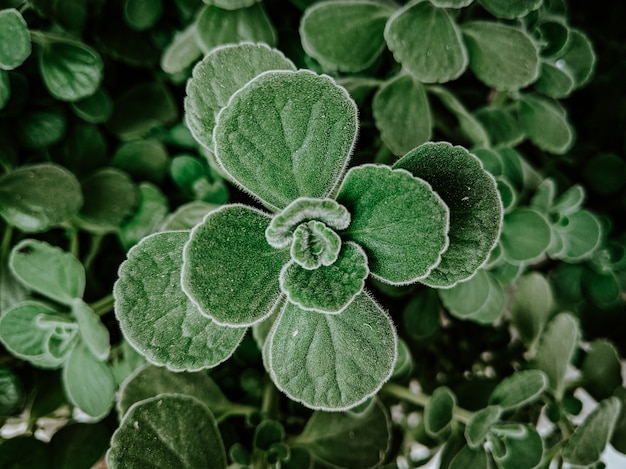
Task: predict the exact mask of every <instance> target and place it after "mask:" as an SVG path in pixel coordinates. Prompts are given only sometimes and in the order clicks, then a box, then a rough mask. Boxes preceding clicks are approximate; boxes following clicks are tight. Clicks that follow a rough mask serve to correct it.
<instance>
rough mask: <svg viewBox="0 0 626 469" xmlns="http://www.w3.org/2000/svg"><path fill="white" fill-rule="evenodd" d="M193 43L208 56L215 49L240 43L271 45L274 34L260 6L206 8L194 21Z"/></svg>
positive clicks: (273, 43) (275, 36) (274, 38)
mask: <svg viewBox="0 0 626 469" xmlns="http://www.w3.org/2000/svg"><path fill="white" fill-rule="evenodd" d="M196 40H197V41H198V45H199V46H200V48H201V49H202V50H203V52H204V53H205V54H208V53H209V52H210V51H211V50H212V49H213V48H214V47H217V46H220V45H223V44H233V43H239V42H243V41H252V42H264V43H266V44H268V45H270V46H274V45H275V44H276V40H277V35H276V30H275V29H274V26H273V25H272V22H271V21H270V18H269V17H268V16H267V13H266V12H265V9H264V8H263V6H262V5H261V4H260V3H255V4H254V5H252V6H250V7H248V8H238V9H236V10H224V9H222V8H218V7H215V6H211V5H207V6H205V7H204V8H203V9H202V10H201V11H200V13H199V14H198V18H197V20H196Z"/></svg>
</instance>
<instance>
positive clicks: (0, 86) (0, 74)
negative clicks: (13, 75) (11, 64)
mask: <svg viewBox="0 0 626 469" xmlns="http://www.w3.org/2000/svg"><path fill="white" fill-rule="evenodd" d="M9 99H11V80H10V79H9V74H8V72H6V71H5V70H2V69H0V110H2V108H3V107H4V106H6V105H7V103H8V102H9Z"/></svg>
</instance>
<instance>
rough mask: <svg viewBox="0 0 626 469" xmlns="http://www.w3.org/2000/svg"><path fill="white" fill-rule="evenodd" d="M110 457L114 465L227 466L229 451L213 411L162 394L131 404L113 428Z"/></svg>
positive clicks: (183, 398) (113, 468)
mask: <svg viewBox="0 0 626 469" xmlns="http://www.w3.org/2000/svg"><path fill="white" fill-rule="evenodd" d="M106 463H107V465H108V467H110V468H111V469H121V468H128V467H138V466H143V467H146V466H147V467H152V468H162V469H166V468H172V467H176V468H180V469H197V468H200V467H211V468H215V469H226V451H225V450H224V443H223V442H222V437H221V435H220V433H219V430H218V428H217V422H216V421H215V417H213V414H211V412H210V411H209V409H207V407H206V406H205V405H204V404H202V403H200V402H199V401H198V400H196V399H195V398H193V397H189V396H182V395H177V394H162V395H160V396H156V397H153V398H150V399H146V400H143V401H140V402H138V403H136V404H135V405H133V406H132V407H131V408H130V410H129V411H128V413H127V414H126V415H125V416H124V418H123V419H122V422H121V423H120V426H119V428H118V429H117V430H116V431H115V433H114V434H113V438H112V439H111V448H110V449H109V451H108V452H107V455H106Z"/></svg>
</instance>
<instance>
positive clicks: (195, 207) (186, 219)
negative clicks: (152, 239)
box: [159, 200, 219, 231]
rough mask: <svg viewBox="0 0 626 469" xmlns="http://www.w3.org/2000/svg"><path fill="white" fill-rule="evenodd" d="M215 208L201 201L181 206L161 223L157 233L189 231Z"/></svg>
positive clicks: (215, 206) (215, 207)
mask: <svg viewBox="0 0 626 469" xmlns="http://www.w3.org/2000/svg"><path fill="white" fill-rule="evenodd" d="M217 208H219V205H216V204H209V203H207V202H202V201H201V200H194V201H193V202H189V203H186V204H183V205H181V206H180V207H178V208H177V209H176V211H175V212H173V213H172V214H170V215H169V216H168V217H167V218H166V219H165V220H164V221H163V224H162V225H161V228H160V230H159V231H177V230H190V229H192V228H193V227H194V226H196V225H197V224H198V223H200V222H201V221H202V220H203V219H204V217H205V216H206V215H207V214H208V213H209V212H212V211H213V210H215V209H217Z"/></svg>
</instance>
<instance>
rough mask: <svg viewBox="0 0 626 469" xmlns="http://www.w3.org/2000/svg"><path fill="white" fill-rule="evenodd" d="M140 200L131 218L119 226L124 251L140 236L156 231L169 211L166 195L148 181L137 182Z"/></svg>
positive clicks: (136, 241)
mask: <svg viewBox="0 0 626 469" xmlns="http://www.w3.org/2000/svg"><path fill="white" fill-rule="evenodd" d="M139 192H140V194H141V201H140V202H139V207H138V208H137V211H136V212H135V214H134V215H133V217H132V218H131V219H129V220H128V221H126V222H125V223H124V224H123V225H122V226H121V227H120V234H119V236H120V241H121V243H122V247H123V248H124V250H125V251H128V250H129V249H130V248H131V247H132V246H134V245H135V244H137V243H138V242H139V241H140V240H141V239H142V238H144V237H146V236H148V235H150V234H152V233H154V232H156V231H158V230H159V227H160V226H161V224H162V223H163V221H164V220H165V217H166V216H167V214H168V213H169V207H168V205H169V203H168V200H167V197H165V195H164V194H163V193H162V192H161V190H160V189H159V188H158V187H157V186H155V185H153V184H150V183H149V182H143V183H141V184H139Z"/></svg>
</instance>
